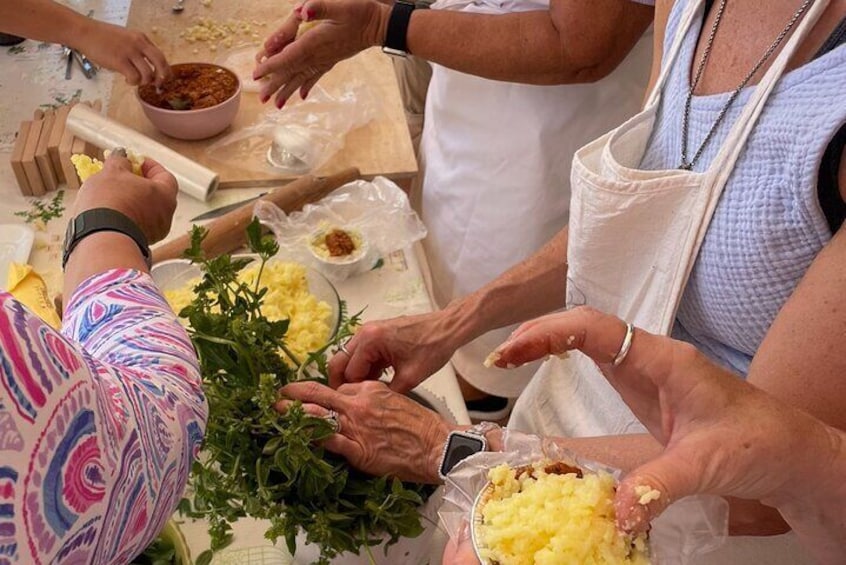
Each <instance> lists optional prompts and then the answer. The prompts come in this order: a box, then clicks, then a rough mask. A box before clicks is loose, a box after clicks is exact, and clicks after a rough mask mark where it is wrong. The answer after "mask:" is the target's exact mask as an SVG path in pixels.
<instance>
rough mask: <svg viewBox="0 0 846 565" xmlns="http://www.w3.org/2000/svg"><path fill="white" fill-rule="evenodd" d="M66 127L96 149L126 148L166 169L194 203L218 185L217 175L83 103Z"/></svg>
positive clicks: (209, 193)
mask: <svg viewBox="0 0 846 565" xmlns="http://www.w3.org/2000/svg"><path fill="white" fill-rule="evenodd" d="M67 128H68V129H69V130H70V131H71V132H73V134H74V135H76V136H77V137H79V138H80V139H84V140H85V141H89V142H91V143H93V144H94V145H96V146H97V147H100V148H103V149H109V148H112V147H126V148H127V149H131V150H132V151H134V152H135V153H137V154H139V155H145V156H147V157H149V158H151V159H154V160H156V161H158V162H159V163H161V164H162V165H164V166H165V167H167V170H168V171H170V172H171V173H173V176H174V177H176V182H177V183H178V184H179V190H181V191H182V192H184V193H185V194H187V195H189V196H191V197H193V198H196V199H197V200H202V201H205V200H208V199H209V197H210V196H211V195H212V194H213V193H214V191H215V190H216V189H217V186H218V184H219V180H220V175H218V174H217V173H216V172H214V171H212V170H211V169H208V168H206V167H204V166H202V165H200V164H199V163H195V162H194V161H192V160H191V159H189V158H188V157H185V156H184V155H182V154H180V153H178V152H176V151H174V150H173V149H171V148H169V147H166V146H164V145H162V144H161V143H159V142H158V141H155V140H152V139H150V138H149V137H147V136H145V135H142V134H140V133H138V132H137V131H135V130H133V129H131V128H129V127H126V126H125V125H123V124H119V123H118V122H116V121H114V120H110V119H109V118H106V117H105V116H103V115H101V114H100V113H99V112H97V111H96V110H94V109H92V108H89V107H88V106H86V105H84V104H77V105H76V106H74V107H73V108H71V110H70V112H69V113H68V122H67Z"/></svg>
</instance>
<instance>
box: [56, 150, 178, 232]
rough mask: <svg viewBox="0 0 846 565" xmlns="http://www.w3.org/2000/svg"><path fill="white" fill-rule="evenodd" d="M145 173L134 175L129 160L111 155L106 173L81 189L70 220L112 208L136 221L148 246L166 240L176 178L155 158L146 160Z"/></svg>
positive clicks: (105, 168)
mask: <svg viewBox="0 0 846 565" xmlns="http://www.w3.org/2000/svg"><path fill="white" fill-rule="evenodd" d="M141 173H142V175H143V176H138V175H135V174H133V173H132V165H131V163H130V162H129V160H128V159H126V158H125V157H118V156H116V155H112V156H110V157H109V158H108V159H106V162H105V165H104V167H103V170H102V171H100V172H99V173H97V174H95V175H93V176H91V177H90V178H89V179H88V180H86V181H85V183H84V184H83V185H82V188H80V190H79V193H78V194H77V195H76V200H75V201H74V205H73V209H72V214H71V216H70V217H75V216H77V215H78V214H79V213H80V212H83V211H84V210H89V209H91V208H111V209H112V210H117V211H118V212H121V213H123V214H124V215H126V216H127V217H129V219H131V220H132V221H133V222H135V223H136V224H137V225H138V227H139V228H141V231H142V232H144V235H145V236H146V237H147V241H148V243H151V244H152V243H155V242H157V241H159V240H161V239H164V237H165V236H166V235H167V234H168V232H169V231H170V223H171V220H172V219H173V213H174V211H175V210H176V193H177V187H178V186H177V183H176V179H175V178H174V176H173V175H172V174H170V173H169V172H168V171H167V170H166V169H165V168H164V167H162V166H161V165H160V164H159V163H157V162H156V161H153V160H152V159H147V160H145V161H144V164H143V165H142V166H141Z"/></svg>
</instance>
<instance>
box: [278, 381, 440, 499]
mask: <svg viewBox="0 0 846 565" xmlns="http://www.w3.org/2000/svg"><path fill="white" fill-rule="evenodd" d="M279 392H280V395H281V396H283V400H280V401H279V402H277V403H276V409H277V410H278V411H280V412H284V411H285V410H287V409H288V406H289V405H290V402H291V400H300V401H302V403H303V410H305V412H306V413H308V414H311V415H313V416H319V417H326V416H327V415H328V414H329V411H330V410H334V411H336V412H337V413H338V423H339V424H340V428H339V430H338V432H337V433H335V434H332V436H330V437H329V438H328V439H326V440H325V441H324V442H323V446H324V447H325V448H326V449H328V450H329V451H331V452H333V453H337V454H339V455H342V456H344V457H345V458H346V459H347V460H348V461H349V462H350V464H351V465H352V466H353V467H355V468H356V469H359V470H361V471H364V472H365V473H370V474H372V475H390V476H394V477H398V478H399V479H401V480H403V481H413V482H417V483H437V482H439V479H438V464H439V462H440V455H441V451H442V448H443V445H444V442H445V441H446V438H447V435H449V431H450V429H449V426H448V425H447V424H446V422H444V421H443V420H442V419H441V417H440V416H438V414H436V413H435V412H432V411H431V410H427V409H426V408H424V407H422V406H420V405H419V404H417V403H416V402H414V401H413V400H411V399H409V398H407V397H405V396H402V395H401V394H397V393H395V392H392V391H391V390H390V389H389V388H388V387H387V386H385V385H384V384H383V383H380V382H365V383H357V384H345V385H343V386H341V387H340V388H339V389H338V390H337V391H336V390H333V389H331V388H329V387H327V386H323V385H321V384H319V383H316V382H305V381H304V382H297V383H292V384H289V385H287V386H285V387H283V388H282V389H280V391H279Z"/></svg>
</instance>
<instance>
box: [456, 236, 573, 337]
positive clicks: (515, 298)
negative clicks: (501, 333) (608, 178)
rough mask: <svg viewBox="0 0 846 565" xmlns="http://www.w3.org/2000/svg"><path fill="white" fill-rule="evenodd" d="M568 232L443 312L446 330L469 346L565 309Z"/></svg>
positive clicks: (556, 237)
mask: <svg viewBox="0 0 846 565" xmlns="http://www.w3.org/2000/svg"><path fill="white" fill-rule="evenodd" d="M566 261H567V229H566V228H565V229H563V230H561V231H560V232H559V233H558V234H557V235H555V237H553V238H552V239H551V240H550V241H549V242H548V243H547V244H546V245H545V246H544V247H543V248H541V250H540V251H538V252H537V253H536V254H535V255H533V256H532V257H530V258H529V259H527V260H525V261H523V262H522V263H519V264H518V265H516V266H515V267H512V268H511V269H510V270H508V271H506V272H505V273H503V274H502V275H501V276H499V277H497V278H496V279H495V280H493V281H491V282H490V283H488V284H487V285H485V286H483V287H482V288H480V289H479V290H477V291H476V292H474V293H472V294H470V295H468V296H466V297H464V298H462V299H460V300H457V301H454V302H452V303H450V304H449V305H448V306H447V307H446V308H445V310H444V314H445V316H444V320H446V324H447V325H448V326H449V327H448V328H447V330H448V331H449V332H451V333H452V335H455V336H456V337H458V338H459V340H460V341H461V343H467V342H469V341H471V340H473V339H475V338H476V337H478V336H480V335H482V334H483V333H485V332H487V331H489V330H492V329H494V328H501V327H503V326H507V325H510V324H514V323H517V322H522V321H524V320H529V319H531V318H535V317H537V316H540V315H542V314H545V313H548V312H551V311H553V310H557V309H559V308H561V307H563V306H564V303H565V297H566V290H567V262H566Z"/></svg>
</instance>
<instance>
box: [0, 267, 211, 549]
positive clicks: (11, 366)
mask: <svg viewBox="0 0 846 565" xmlns="http://www.w3.org/2000/svg"><path fill="white" fill-rule="evenodd" d="M207 410H208V409H207V406H206V401H205V397H204V396H203V393H202V389H201V386H200V375H199V369H198V366H197V358H196V356H195V354H194V349H193V347H192V346H191V342H190V340H189V339H188V336H187V334H186V333H185V331H184V329H183V328H182V326H181V325H180V324H179V322H178V321H177V319H176V317H175V315H174V314H173V312H171V310H170V308H169V307H168V305H167V303H166V302H165V300H164V298H163V297H162V296H161V294H160V293H159V291H158V289H157V288H156V287H155V285H154V284H153V282H152V280H151V279H150V277H149V276H148V275H145V274H142V273H139V272H136V271H128V270H113V271H107V272H105V273H101V274H99V275H96V276H94V277H92V278H90V279H88V280H87V281H85V282H84V283H83V284H81V285H80V286H79V288H77V290H76V292H75V293H74V295H73V297H72V298H71V300H70V302H69V304H68V308H67V310H66V312H65V320H64V328H63V331H62V333H58V332H56V331H54V330H53V329H52V328H50V327H49V326H48V325H47V324H45V323H43V322H42V321H41V320H39V319H38V318H37V317H35V316H34V315H33V314H31V313H30V312H29V311H27V310H26V309H25V308H24V307H23V306H22V305H21V304H20V303H19V302H17V301H16V300H14V299H13V298H12V297H11V296H10V295H8V294H6V293H0V565H6V564H8V563H27V564H29V563H32V564H40V563H97V564H100V563H102V564H120V563H127V562H129V561H130V560H131V559H132V558H133V557H134V556H135V555H137V554H138V553H140V552H141V551H142V550H143V549H144V548H145V547H146V546H147V545H148V543H149V542H150V541H151V540H152V539H153V538H154V537H155V536H156V534H157V533H158V531H159V530H161V528H162V527H163V526H164V523H165V522H166V521H167V519H168V518H169V517H170V515H171V514H172V512H173V511H174V509H175V507H176V505H177V503H178V502H179V499H180V497H181V495H182V491H183V489H184V486H185V482H186V479H187V477H188V473H189V471H190V468H191V463H192V461H193V459H194V458H195V457H196V455H197V451H198V449H199V447H200V442H201V440H202V437H203V432H204V429H205V422H206V417H207Z"/></svg>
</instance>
